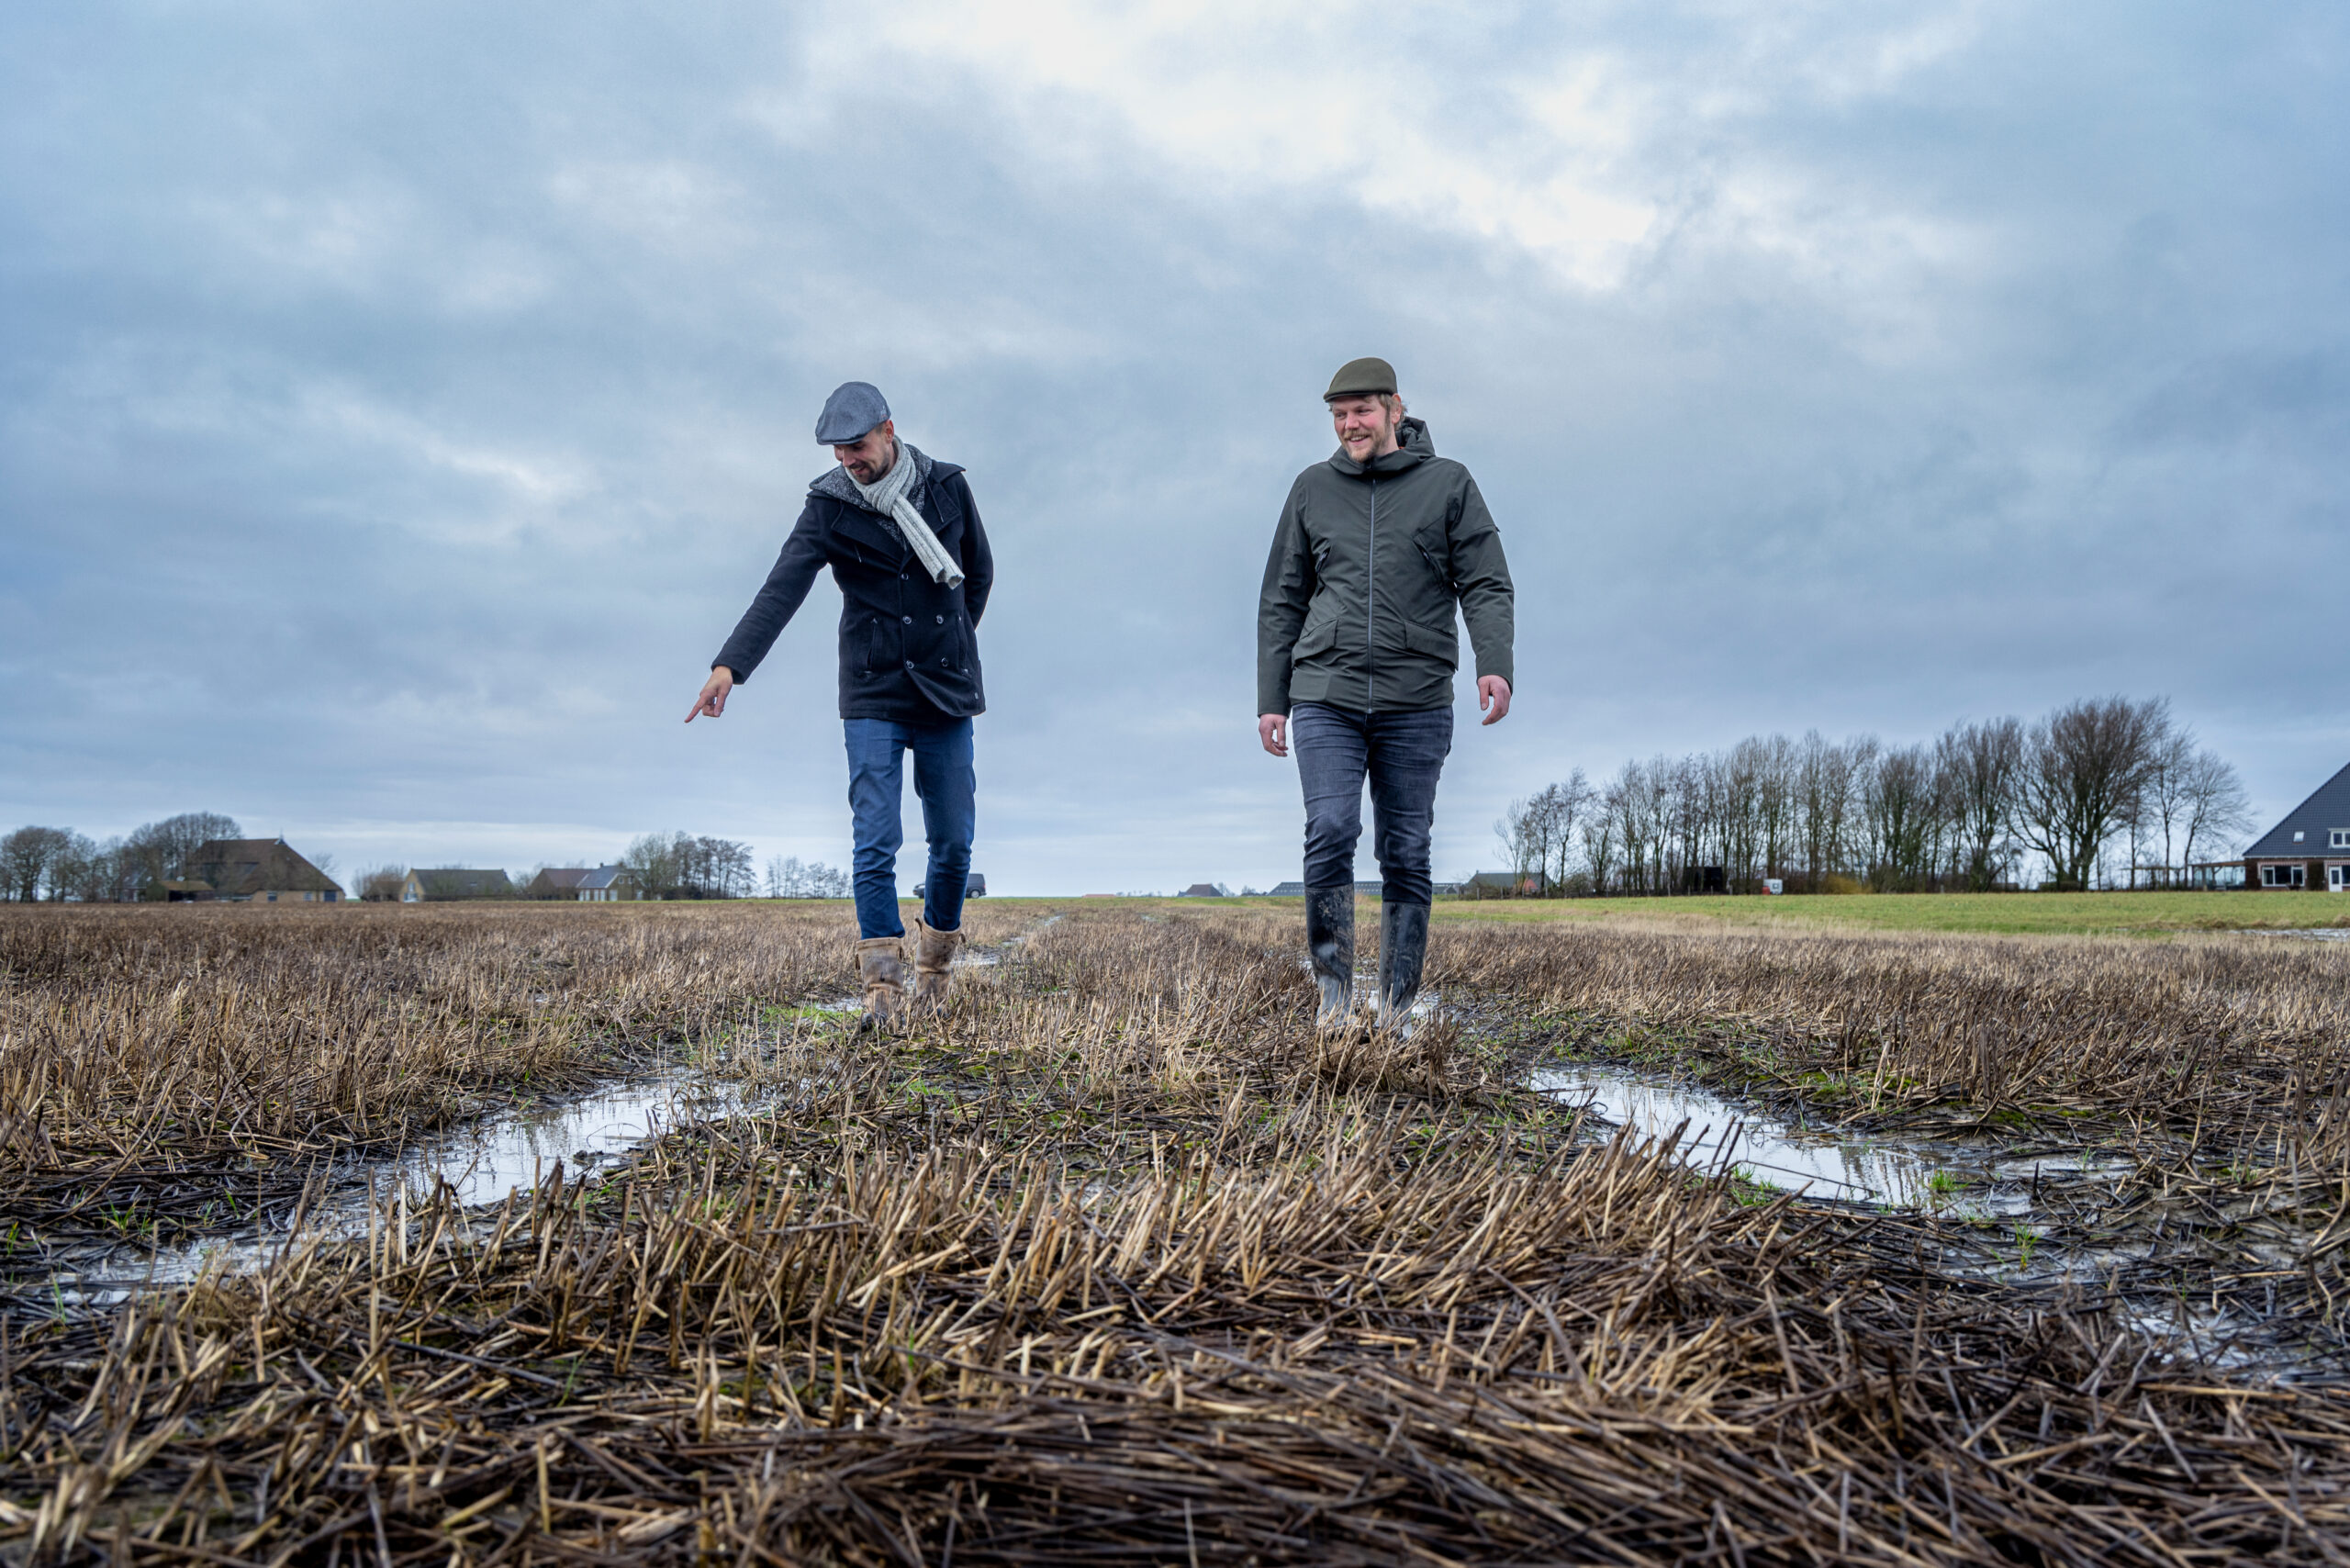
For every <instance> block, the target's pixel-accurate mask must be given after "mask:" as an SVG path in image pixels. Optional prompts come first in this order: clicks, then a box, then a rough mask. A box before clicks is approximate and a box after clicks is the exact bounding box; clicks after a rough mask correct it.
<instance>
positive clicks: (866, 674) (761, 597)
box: [711, 447, 995, 724]
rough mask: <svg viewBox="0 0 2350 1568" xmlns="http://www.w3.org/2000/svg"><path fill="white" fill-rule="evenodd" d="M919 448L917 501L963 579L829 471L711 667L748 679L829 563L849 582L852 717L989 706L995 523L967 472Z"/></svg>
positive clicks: (954, 712) (962, 713) (846, 708)
mask: <svg viewBox="0 0 2350 1568" xmlns="http://www.w3.org/2000/svg"><path fill="white" fill-rule="evenodd" d="M908 450H909V451H910V452H912V454H913V456H914V459H915V462H916V465H917V467H918V470H919V476H918V478H917V481H916V495H917V499H916V502H915V505H916V507H917V509H918V510H920V511H921V512H922V515H923V521H927V522H928V523H929V524H930V526H931V532H934V533H935V534H937V535H938V543H939V546H940V547H941V548H942V549H944V550H945V551H946V554H947V556H948V557H949V558H950V559H952V560H954V561H955V562H957V564H958V565H959V566H961V567H962V568H963V580H962V582H960V583H958V584H957V585H956V586H955V587H954V588H946V587H945V586H943V585H942V584H940V583H939V582H937V581H936V580H935V579H934V578H933V577H931V575H930V573H929V572H927V571H925V570H923V565H922V562H921V560H920V559H919V558H918V557H916V555H915V554H914V553H913V549H912V546H910V545H909V544H907V543H906V542H905V539H904V536H903V535H901V533H900V532H898V526H897V524H896V523H894V522H892V521H890V520H889V519H887V518H884V517H882V516H881V515H880V514H879V513H878V512H873V511H868V510H866V508H865V507H864V506H862V505H861V504H859V503H858V501H857V500H856V487H855V486H854V485H852V484H850V482H849V479H848V476H847V475H846V474H845V473H844V472H843V471H842V470H840V469H839V468H834V469H831V470H828V471H827V472H826V473H824V474H823V475H822V476H820V477H819V478H818V479H817V480H816V482H815V483H814V484H812V485H811V486H810V487H808V502H807V505H806V506H804V507H802V508H801V509H800V521H799V522H798V523H797V524H796V525H794V526H793V528H792V530H791V536H790V537H789V539H786V540H785V541H784V542H783V553H782V554H779V555H778V556H777V557H776V562H775V569H774V570H773V571H771V572H769V573H768V574H767V582H766V583H765V584H764V585H762V586H761V588H759V591H758V594H757V596H756V597H755V598H754V599H752V600H751V608H750V609H748V610H744V612H743V619H742V620H741V621H740V622H737V623H736V624H735V627H734V633H733V635H732V636H730V637H728V638H727V639H726V645H725V646H724V647H722V648H721V649H720V650H719V651H718V656H717V657H716V658H715V659H712V660H711V668H713V669H715V668H717V667H718V666H721V665H723V666H725V667H727V668H728V669H731V670H733V672H734V679H735V683H736V684H737V685H740V684H741V683H742V682H744V681H745V680H748V679H749V678H751V672H752V671H753V670H755V669H756V668H757V667H758V666H759V661H760V660H761V659H763V658H765V657H767V650H768V649H769V648H770V647H772V646H773V645H774V644H775V640H776V636H777V634H778V633H780V632H782V630H783V629H784V627H785V626H786V625H787V624H789V622H790V620H791V618H792V616H793V615H794V614H795V613H796V612H797V611H798V610H799V609H800V603H801V601H802V600H804V599H807V597H808V590H809V588H810V587H811V586H812V585H813V584H814V582H815V580H816V574H817V573H818V572H819V571H821V570H822V568H824V567H825V566H830V567H832V569H833V580H834V582H836V583H838V584H839V585H840V590H841V631H840V654H841V717H842V718H844V719H894V720H896V721H898V722H901V723H910V724H923V723H929V724H936V723H943V722H948V721H951V720H955V719H968V718H969V717H971V716H972V715H973V714H975V713H981V712H984V711H987V694H986V690H985V689H984V688H983V687H982V686H981V684H980V680H979V617H980V616H981V615H982V614H984V613H985V612H986V610H987V605H988V590H989V588H990V587H991V586H992V585H993V584H994V581H995V558H994V556H992V555H991V554H989V551H988V536H987V531H986V530H985V529H983V528H982V527H980V525H979V506H978V504H977V503H976V502H974V501H973V500H972V499H971V487H970V485H969V484H968V482H967V481H966V480H965V479H964V477H963V470H962V469H960V468H958V467H957V466H956V465H954V464H952V463H941V462H938V461H936V460H934V459H933V458H930V457H927V456H925V455H923V453H922V452H921V451H920V449H918V448H912V447H909V448H908Z"/></svg>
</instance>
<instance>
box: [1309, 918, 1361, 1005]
mask: <svg viewBox="0 0 2350 1568" xmlns="http://www.w3.org/2000/svg"><path fill="white" fill-rule="evenodd" d="M1305 951H1306V954H1307V956H1308V957H1310V958H1312V959H1313V960H1314V980H1315V984H1316V985H1319V986H1320V987H1321V988H1322V1005H1321V1007H1320V1008H1318V1009H1317V1010H1316V1011H1315V1014H1314V1022H1315V1024H1316V1025H1319V1026H1322V1027H1326V1028H1327V1027H1334V1026H1336V1025H1340V1024H1344V1023H1345V1022H1346V1021H1347V1015H1348V1014H1349V1013H1351V1012H1352V1011H1353V1010H1354V1004H1355V890H1354V887H1353V885H1352V884H1351V883H1350V884H1348V886H1345V887H1341V888H1308V889H1306V890H1305Z"/></svg>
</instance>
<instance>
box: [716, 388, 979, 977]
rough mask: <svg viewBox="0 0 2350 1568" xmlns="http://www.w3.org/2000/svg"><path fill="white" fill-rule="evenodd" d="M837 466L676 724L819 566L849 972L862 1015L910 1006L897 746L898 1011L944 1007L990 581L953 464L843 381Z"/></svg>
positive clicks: (966, 838)
mask: <svg viewBox="0 0 2350 1568" xmlns="http://www.w3.org/2000/svg"><path fill="white" fill-rule="evenodd" d="M816 441H817V443H818V444H819V445H823V446H829V447H831V448H832V449H833V456H834V458H835V459H837V460H838V463H839V466H837V467H834V468H829V469H826V470H825V471H824V472H823V473H822V474H821V475H819V476H817V478H816V480H815V482H814V483H813V484H811V485H810V486H809V487H808V501H807V504H806V505H805V506H804V507H802V508H801V509H800V521H799V523H798V525H797V526H795V527H794V528H793V529H792V531H791V536H790V537H789V539H786V540H785V541H784V543H783V554H780V555H778V557H776V563H775V569H774V570H773V571H771V572H769V573H768V574H767V583H766V585H765V586H764V587H762V588H760V589H759V591H758V594H757V596H756V597H755V598H754V599H752V600H751V608H750V609H749V610H745V611H744V614H743V619H742V620H741V622H738V623H737V624H736V625H735V628H734V634H733V636H731V637H729V638H727V639H726V645H725V646H724V647H723V648H721V649H720V650H719V651H718V657H717V658H716V659H714V660H712V661H711V669H710V679H709V680H708V681H707V682H706V683H705V684H704V685H703V687H702V689H701V695H700V696H699V697H698V698H697V699H695V700H694V706H693V711H691V712H689V713H688V714H687V715H686V722H688V723H689V724H690V723H692V722H694V720H695V719H697V718H699V717H701V716H702V715H704V714H707V715H708V716H710V717H711V718H713V719H715V718H717V717H719V716H720V715H721V714H722V713H724V712H725V711H726V698H727V694H728V693H729V692H730V691H732V690H733V689H734V688H735V687H737V686H739V685H741V684H742V683H743V682H744V681H746V680H748V679H749V678H751V672H752V671H753V670H754V669H756V668H757V667H758V664H759V661H760V660H761V659H763V658H765V657H766V656H767V649H768V648H769V647H771V646H773V645H774V643H775V640H776V635H777V633H780V632H781V631H782V630H783V628H784V626H785V625H786V624H787V623H788V622H789V621H790V620H791V617H792V615H793V613H794V612H795V611H797V610H799V608H800V601H801V600H803V599H806V598H807V597H808V589H809V588H810V587H811V585H812V584H813V583H814V582H815V580H816V574H817V572H818V571H819V570H821V569H822V568H823V567H825V566H830V567H832V569H833V580H834V582H836V583H838V584H839V585H840V589H841V628H840V660H841V671H840V690H841V720H842V723H843V727H844V729H845V732H846V736H847V742H848V801H849V810H850V812H851V813H852V814H853V817H854V821H855V824H856V862H855V865H856V924H857V933H858V941H857V944H856V959H857V971H858V976H859V979H860V980H862V981H863V983H864V987H865V1012H866V1017H867V1020H869V1021H871V1022H874V1023H885V1022H888V1021H890V1020H891V1019H894V1018H897V1017H899V1016H901V1015H902V1014H904V1013H906V1012H907V1011H908V1009H909V999H908V996H907V991H906V969H905V954H904V950H903V944H904V940H905V935H906V928H905V924H904V923H903V922H902V921H901V920H900V918H899V915H898V848H899V846H900V845H901V844H902V843H903V842H904V837H905V834H904V828H903V826H902V824H901V821H900V818H899V806H900V801H901V798H902V796H903V793H904V783H903V779H904V772H903V769H904V763H905V754H906V753H907V752H909V751H911V752H912V753H913V758H914V792H915V793H916V794H917V795H919V796H920V797H921V798H922V820H923V831H924V832H925V834H927V835H928V837H929V840H930V866H929V874H928V877H927V878H926V879H925V880H924V882H923V913H922V917H921V918H920V919H919V920H917V921H916V922H915V942H914V986H913V993H912V1007H913V1008H914V1009H916V1010H921V1011H934V1010H935V1009H937V1008H939V1007H941V1006H943V1005H944V1004H945V1002H946V987H947V966H948V964H949V963H950V962H951V961H952V960H953V958H954V956H955V949H956V948H957V946H959V945H960V944H961V942H962V939H963V930H962V926H963V888H964V882H965V879H967V878H968V876H969V874H970V869H971V835H972V831H973V827H974V824H975V819H976V811H975V804H974V797H975V795H976V791H977V781H976V779H975V778H974V776H973V773H972V768H971V719H972V716H973V715H974V714H977V713H980V712H984V711H986V709H987V699H986V696H985V694H984V692H983V691H982V689H981V688H980V684H979V616H980V615H981V614H982V613H983V612H984V611H985V610H986V609H987V604H988V589H989V588H990V586H991V585H992V584H993V582H994V579H995V562H994V558H993V557H992V556H990V554H989V553H988V536H987V533H986V532H985V530H983V529H982V528H980V526H979V506H978V504H977V503H976V502H974V501H973V500H972V499H971V487H970V486H969V485H968V483H966V482H965V480H964V478H963V470H961V469H960V468H957V466H955V465H953V464H951V463H941V462H939V461H937V460H936V459H934V458H933V457H931V456H929V455H928V454H925V453H923V452H922V451H920V450H918V449H917V448H916V447H915V446H914V445H913V444H912V442H903V441H900V440H899V439H898V431H897V425H896V424H895V422H894V421H892V420H891V419H890V405H889V404H888V403H887V402H886V401H884V400H883V398H882V397H881V394H880V392H879V391H878V389H876V388H875V387H874V386H871V385H870V384H868V383H867V382H863V381H850V382H845V383H844V384H843V385H842V386H840V387H839V388H838V389H837V390H835V391H834V393H833V395H832V396H831V397H830V398H826V399H825V401H824V411H823V413H822V415H821V416H820V417H819V418H818V420H817V421H816Z"/></svg>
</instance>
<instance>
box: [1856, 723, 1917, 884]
mask: <svg viewBox="0 0 2350 1568" xmlns="http://www.w3.org/2000/svg"><path fill="white" fill-rule="evenodd" d="M1934 795H1935V790H1934V768H1933V762H1932V760H1931V758H1930V756H1929V755H1928V753H1927V751H1926V748H1925V747H1924V746H1922V745H1913V746H1904V747H1901V748H1900V749H1898V750H1895V751H1887V752H1885V753H1883V754H1882V755H1881V756H1877V757H1876V758H1875V759H1874V765H1873V766H1871V767H1868V768H1867V769H1866V770H1865V772H1863V775H1862V778H1861V820H1862V823H1863V827H1864V829H1865V831H1866V833H1867V835H1868V841H1869V847H1868V852H1867V854H1866V855H1865V856H1864V857H1863V859H1864V860H1865V862H1866V865H1867V871H1868V882H1869V885H1870V886H1871V887H1873V888H1874V889H1876V890H1878V891H1880V892H1918V891H1920V890H1923V889H1924V888H1925V886H1926V879H1927V878H1928V876H1929V875H1930V872H1931V870H1932V867H1933V861H1932V858H1931V856H1932V849H1933V839H1934V814H1935V800H1934Z"/></svg>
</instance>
